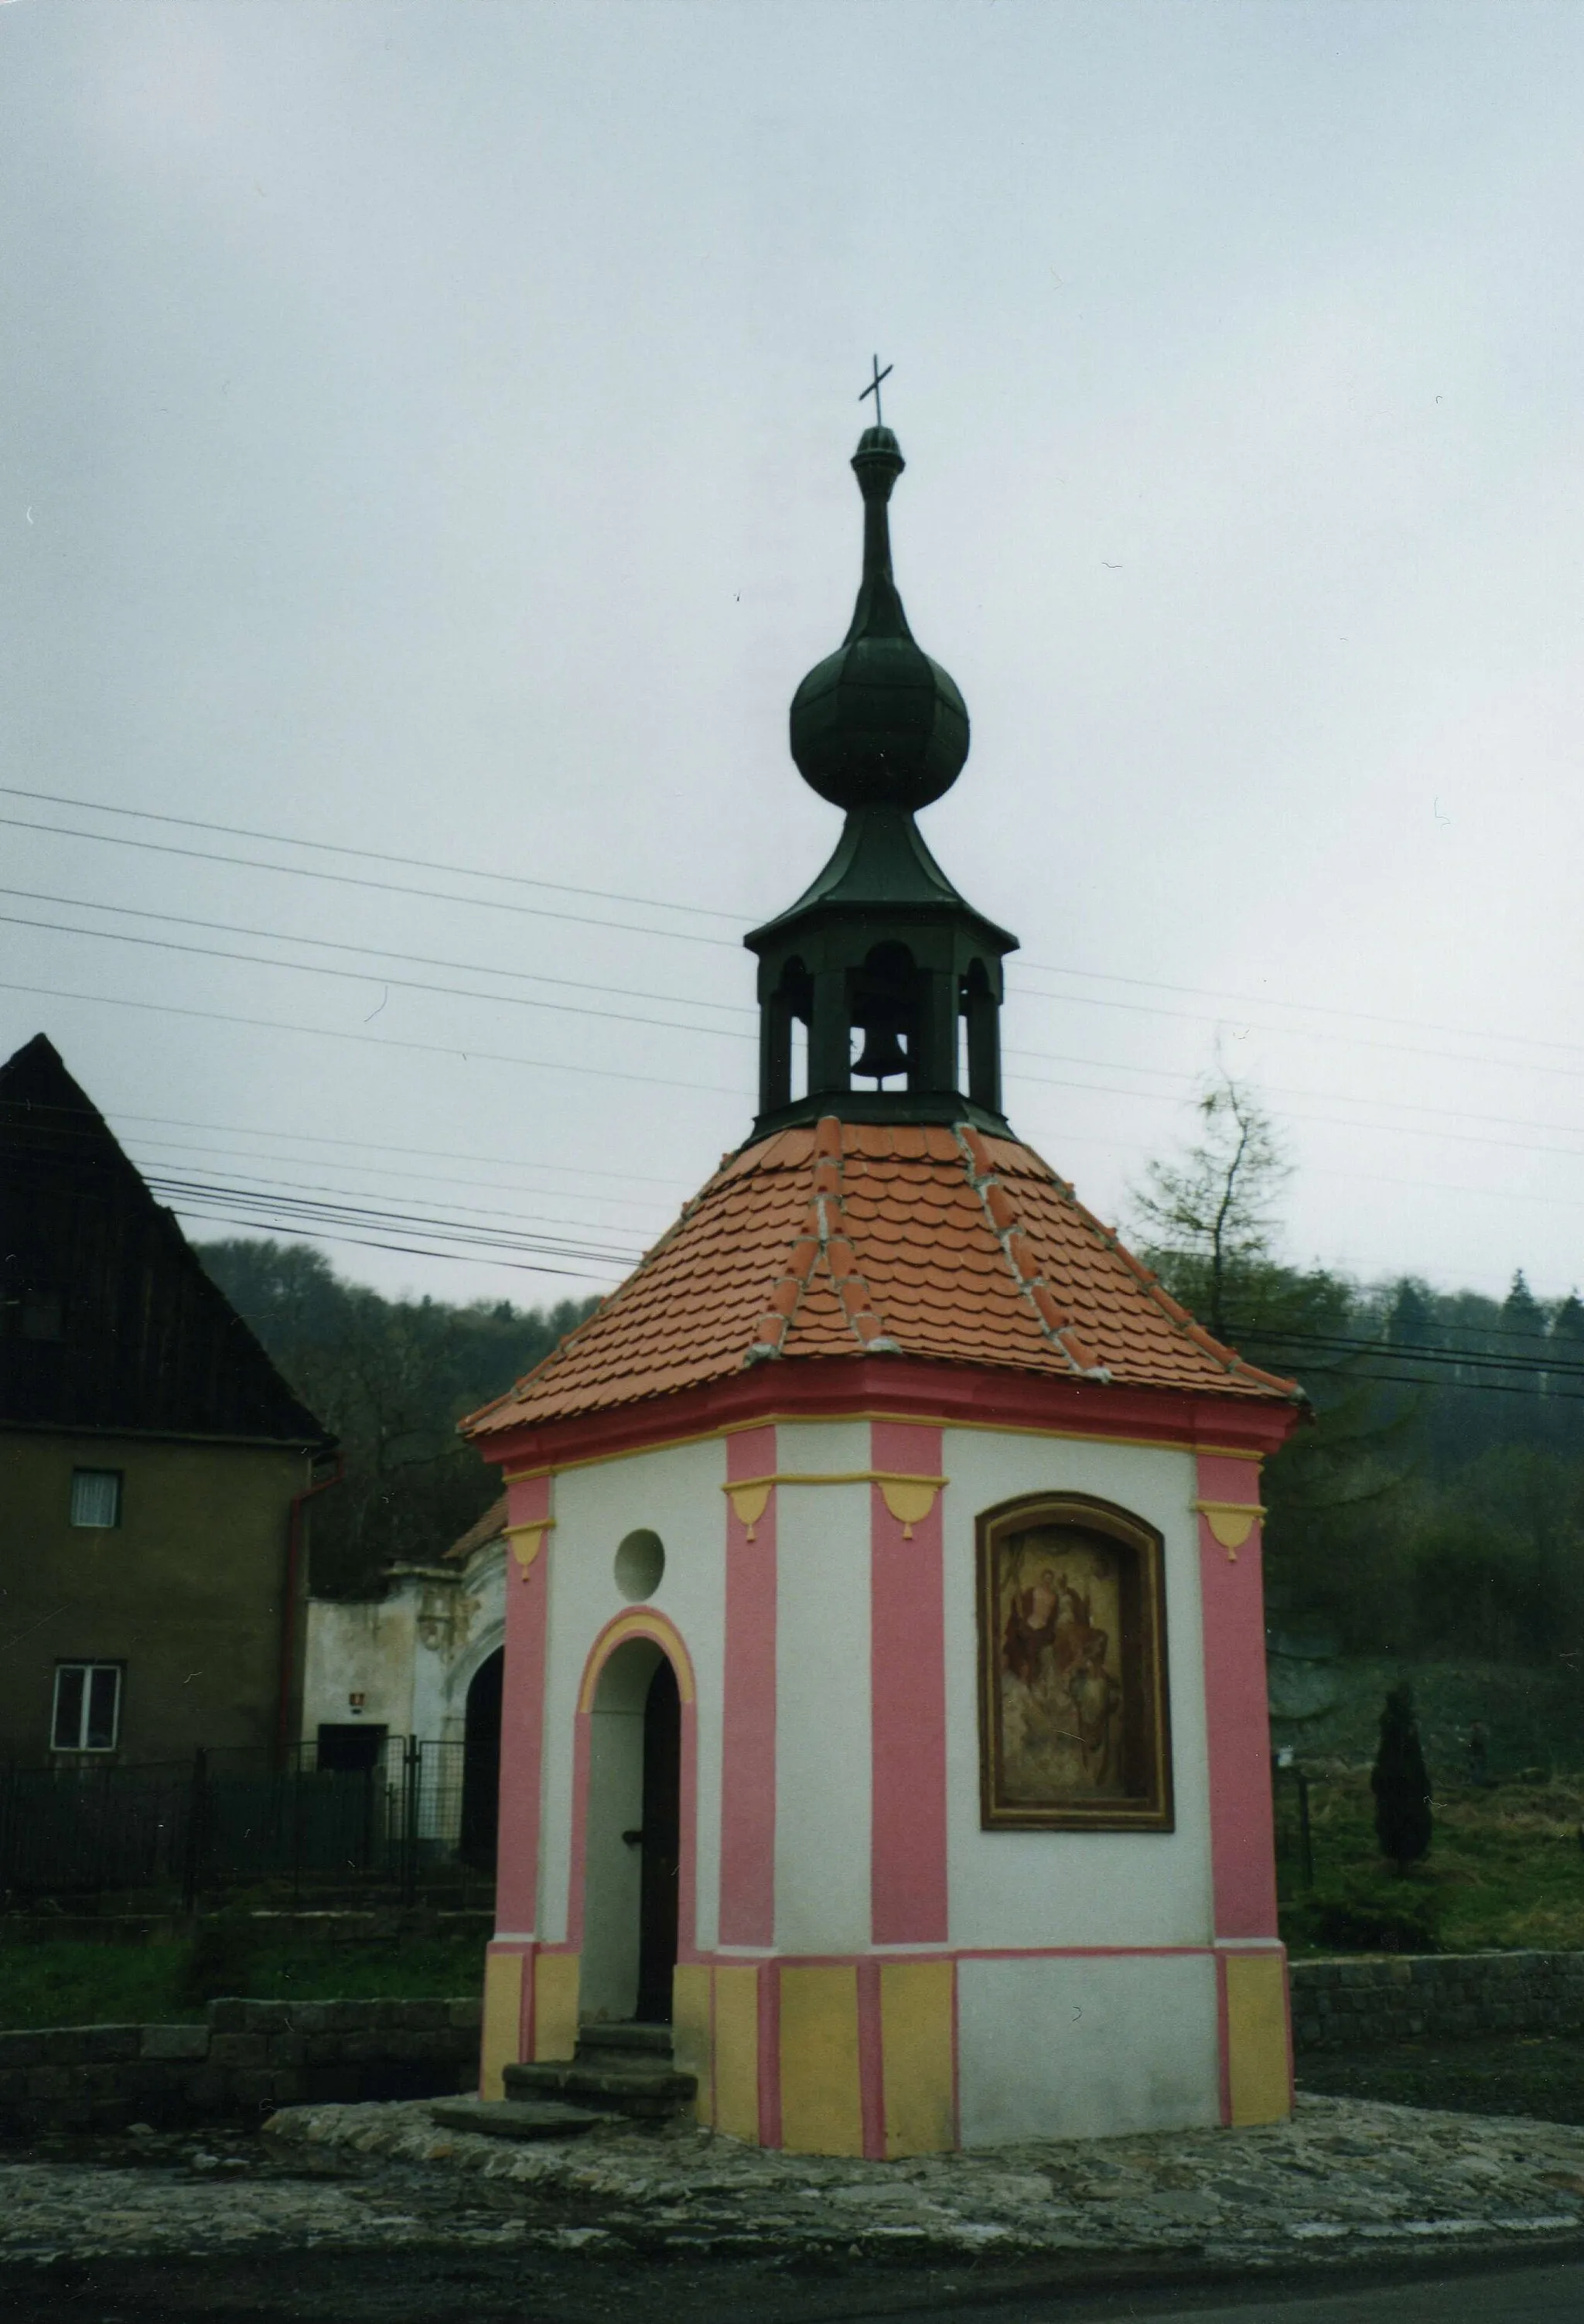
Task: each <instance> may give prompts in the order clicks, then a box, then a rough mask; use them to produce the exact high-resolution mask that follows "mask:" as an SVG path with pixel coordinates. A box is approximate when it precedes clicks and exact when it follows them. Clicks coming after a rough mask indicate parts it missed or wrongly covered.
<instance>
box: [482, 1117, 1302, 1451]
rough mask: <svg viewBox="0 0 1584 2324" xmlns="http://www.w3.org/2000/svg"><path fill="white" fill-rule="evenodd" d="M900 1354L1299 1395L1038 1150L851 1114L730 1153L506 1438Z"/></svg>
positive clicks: (523, 1386)
mask: <svg viewBox="0 0 1584 2324" xmlns="http://www.w3.org/2000/svg"><path fill="white" fill-rule="evenodd" d="M866 1353H867V1354H871V1355H904V1356H922V1357H928V1358H933V1359H935V1360H937V1361H941V1362H946V1363H953V1364H972V1365H975V1366H980V1367H989V1368H993V1369H1002V1370H1008V1369H1009V1370H1015V1371H1018V1372H1026V1373H1027V1372H1043V1373H1048V1374H1051V1375H1054V1377H1056V1378H1058V1379H1091V1380H1110V1381H1114V1382H1116V1383H1117V1384H1118V1385H1119V1386H1122V1387H1132V1388H1183V1389H1191V1390H1194V1391H1196V1392H1198V1393H1199V1394H1201V1395H1203V1394H1206V1393H1210V1394H1214V1395H1218V1396H1234V1397H1250V1398H1257V1399H1258V1400H1260V1401H1262V1402H1290V1401H1293V1400H1294V1399H1295V1398H1296V1397H1297V1394H1298V1391H1297V1390H1296V1389H1295V1388H1294V1387H1293V1385H1292V1383H1291V1382H1290V1381H1288V1380H1283V1379H1275V1378H1274V1377H1273V1376H1272V1375H1271V1374H1270V1373H1268V1372H1262V1371H1257V1370H1256V1369H1254V1367H1253V1366H1252V1365H1250V1364H1246V1363H1244V1362H1243V1361H1242V1360H1241V1358H1240V1357H1239V1356H1236V1355H1234V1354H1233V1353H1232V1351H1230V1350H1229V1349H1228V1348H1223V1347H1222V1346H1221V1345H1220V1342H1218V1341H1215V1340H1212V1339H1211V1336H1210V1334H1209V1333H1208V1332H1205V1331H1203V1330H1202V1329H1201V1327H1200V1326H1199V1325H1198V1324H1197V1323H1194V1322H1193V1318H1192V1317H1191V1316H1190V1315H1189V1314H1187V1313H1186V1311H1185V1310H1184V1309H1183V1308H1182V1307H1179V1306H1178V1305H1177V1304H1176V1302H1175V1301H1174V1299H1172V1298H1170V1297H1168V1296H1167V1294H1166V1293H1165V1291H1164V1290H1163V1289H1162V1288H1161V1286H1160V1285H1159V1284H1158V1283H1157V1282H1156V1278H1155V1277H1154V1276H1153V1275H1151V1273H1150V1272H1149V1270H1148V1268H1145V1267H1143V1266H1141V1265H1140V1264H1139V1262H1138V1261H1137V1259H1134V1258H1133V1257H1132V1256H1131V1254H1130V1253H1129V1252H1128V1251H1126V1250H1124V1249H1123V1248H1122V1245H1121V1244H1120V1243H1119V1241H1118V1240H1117V1238H1116V1236H1115V1235H1114V1234H1113V1233H1111V1232H1110V1230H1109V1229H1108V1228H1106V1227H1103V1226H1101V1223H1100V1222H1099V1221H1098V1220H1097V1219H1095V1218H1094V1217H1093V1216H1091V1213H1089V1212H1088V1211H1086V1210H1085V1209H1084V1208H1083V1206H1082V1203H1080V1202H1079V1201H1078V1200H1077V1198H1076V1196H1075V1195H1074V1194H1073V1189H1072V1187H1071V1186H1069V1185H1066V1184H1065V1183H1064V1180H1062V1179H1060V1178H1058V1177H1057V1176H1056V1175H1055V1173H1054V1170H1052V1169H1051V1168H1050V1167H1048V1165H1047V1164H1045V1163H1044V1162H1042V1161H1041V1160H1040V1158H1039V1157H1038V1155H1037V1154H1036V1153H1034V1152H1033V1151H1032V1150H1031V1149H1030V1148H1028V1147H1027V1146H1022V1145H1019V1144H1018V1143H1017V1142H1016V1141H1015V1140H1014V1139H1006V1138H990V1137H986V1136H985V1135H983V1134H982V1133H981V1131H979V1130H972V1129H969V1128H967V1127H961V1128H958V1129H955V1130H946V1129H935V1128H902V1127H892V1126H891V1125H889V1124H886V1125H875V1124H870V1123H865V1122H842V1121H838V1120H835V1119H834V1118H833V1117H827V1118H826V1119H825V1120H823V1121H821V1122H820V1123H819V1124H818V1125H817V1126H816V1127H815V1128H814V1129H807V1128H804V1129H798V1130H781V1131H779V1132H778V1133H777V1134H776V1135H775V1136H774V1137H772V1138H768V1139H765V1140H764V1141H763V1142H762V1143H761V1144H760V1145H758V1146H754V1147H751V1148H748V1150H747V1151H745V1152H743V1153H741V1154H738V1155H735V1156H732V1157H729V1158H728V1159H727V1160H726V1161H725V1162H723V1164H722V1166H721V1168H720V1169H719V1170H718V1171H717V1172H716V1174H715V1176H714V1177H713V1178H712V1179H711V1180H710V1182H709V1184H708V1185H706V1186H705V1188H704V1190H703V1191H702V1193H700V1194H697V1195H696V1196H695V1199H694V1200H693V1201H692V1202H691V1203H688V1204H687V1205H686V1208H685V1209H684V1210H683V1212H682V1213H681V1216H680V1217H679V1218H678V1219H677V1223H676V1224H675V1226H673V1227H672V1228H671V1229H670V1231H668V1233H667V1234H666V1235H664V1236H663V1237H662V1238H661V1240H659V1241H658V1243H657V1244H656V1245H655V1246H654V1249H653V1250H650V1251H649V1253H648V1254H647V1255H646V1256H645V1258H644V1259H642V1260H641V1261H640V1264H639V1266H638V1267H637V1268H636V1269H635V1270H634V1272H633V1273H632V1274H631V1275H630V1276H629V1277H628V1278H627V1280H626V1282H625V1283H623V1284H622V1286H620V1288H619V1289H617V1290H615V1291H613V1292H612V1294H611V1296H610V1297H609V1298H608V1299H606V1300H605V1301H604V1302H603V1305H601V1306H600V1307H599V1308H598V1309H597V1310H596V1311H595V1313H594V1314H593V1315H591V1316H590V1317H589V1319H588V1321H587V1322H586V1323H582V1324H580V1325H579V1326H578V1328H577V1329H576V1331H575V1332H573V1333H569V1334H568V1336H567V1337H566V1339H565V1340H563V1341H562V1342H561V1344H560V1345H559V1347H558V1348H557V1349H556V1351H554V1353H553V1354H551V1355H548V1356H547V1357H546V1358H545V1360H544V1361H543V1362H542V1363H541V1364H539V1366H538V1368H537V1369H535V1370H533V1371H531V1372H530V1374H529V1375H528V1377H527V1379H524V1380H521V1381H520V1382H519V1383H518V1385H517V1387H516V1388H513V1389H511V1391H510V1393H509V1394H507V1395H506V1396H503V1397H499V1398H497V1399H496V1401H495V1402H494V1403H493V1404H489V1405H486V1406H484V1407H483V1410H482V1411H480V1412H477V1413H475V1414H474V1416H473V1417H472V1418H471V1419H470V1420H468V1421H466V1422H465V1423H464V1427H465V1430H466V1432H467V1434H469V1435H471V1436H474V1437H478V1436H490V1435H494V1434H499V1433H501V1432H502V1431H504V1430H507V1429H512V1428H520V1427H522V1426H525V1425H529V1426H531V1425H534V1424H536V1423H541V1422H546V1421H555V1420H566V1419H569V1418H572V1417H573V1416H576V1415H579V1414H588V1413H594V1412H598V1411H602V1410H604V1409H608V1408H612V1407H614V1406H622V1405H631V1404H635V1403H638V1402H640V1400H642V1399H643V1398H646V1397H660V1396H669V1395H674V1394H676V1393H677V1392H678V1391H679V1390H681V1389H685V1388H698V1387H702V1386H704V1385H705V1383H707V1382H709V1381H713V1380H720V1379H726V1378H729V1377H730V1376H731V1375H732V1374H733V1373H737V1372H741V1370H742V1369H744V1367H745V1366H750V1365H754V1364H760V1363H772V1364H774V1363H787V1362H796V1361H797V1360H798V1359H799V1358H800V1357H825V1358H829V1357H833V1356H834V1357H839V1356H861V1355H864V1354H866Z"/></svg>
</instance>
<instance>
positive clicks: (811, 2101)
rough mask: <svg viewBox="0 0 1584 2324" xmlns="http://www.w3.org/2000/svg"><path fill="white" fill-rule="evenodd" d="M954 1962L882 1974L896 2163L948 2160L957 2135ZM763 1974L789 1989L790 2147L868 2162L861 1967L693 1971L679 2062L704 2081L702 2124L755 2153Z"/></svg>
mask: <svg viewBox="0 0 1584 2324" xmlns="http://www.w3.org/2000/svg"><path fill="white" fill-rule="evenodd" d="M955 1975H956V1971H955V1969H954V1967H953V1963H952V1962H951V1961H949V1960H931V1961H886V1962H882V1963H881V1965H880V1969H879V2003H880V2006H879V2020H880V2022H879V2035H880V2051H881V2080H882V2084H883V2089H884V2093H885V2151H886V2154H887V2156H888V2157H889V2158H891V2159H897V2158H899V2157H901V2156H904V2155H909V2154H940V2153H947V2152H949V2151H950V2149H951V2147H952V2145H953V2140H954V2132H955V2120H954V2107H953V2040H952V2017H953V2000H954V1978H955ZM761 1977H770V1978H775V1979H776V1982H777V1985H778V1988H779V1993H778V2000H779V2021H780V2033H779V2041H778V2071H779V2079H780V2116H781V2144H782V2145H783V2146H784V2147H785V2148H786V2149H787V2151H788V2152H790V2153H797V2154H861V2153H862V2152H863V2098H862V2092H861V2085H860V2069H859V2035H858V1971H857V1969H856V1968H855V1967H854V1966H852V1964H851V1963H838V1964H832V1965H828V1966H824V1967H820V1968H817V1969H816V1968H803V1967H799V1966H797V1965H796V1964H792V1965H789V1966H787V1967H786V1968H781V1969H778V1967H777V1965H775V1964H773V1963H769V1962H767V1963H765V1964H764V1966H763V1968H762V1969H760V1968H759V1967H757V1966H751V1965H749V1964H747V1963H743V1964H742V1965H741V1966H738V1965H737V1964H736V1963H731V1964H726V1963H723V1964H721V1965H720V1966H718V1967H715V1968H710V1967H707V1966H705V1965H703V1964H693V1963H689V1964H685V1965H684V1966H683V1967H682V1968H680V1969H678V1970H677V1985H676V1998H675V2005H674V2006H675V2011H676V2054H677V2064H678V2065H679V2066H680V2067H681V2068H682V2069H683V2070H684V2071H685V2072H687V2073H690V2074H696V2075H697V2077H698V2104H697V2112H698V2119H699V2121H700V2122H701V2123H705V2124H708V2125H710V2126H713V2127H714V2129H716V2130H718V2131H721V2132H723V2133H724V2135H726V2136H727V2137H729V2138H740V2139H742V2140H743V2141H744V2142H745V2143H746V2144H750V2145H757V2144H759V2139H760V2104H761V2099H762V2098H763V2097H764V2093H763V2091H762V2090H761V2089H760V1979H761Z"/></svg>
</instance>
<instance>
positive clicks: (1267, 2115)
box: [1226, 1953, 1293, 2129]
mask: <svg viewBox="0 0 1584 2324" xmlns="http://www.w3.org/2000/svg"><path fill="white" fill-rule="evenodd" d="M1226 1970H1227V2080H1228V2083H1229V2089H1230V2096H1231V2113H1232V2126H1233V2128H1234V2129H1240V2128H1242V2127H1244V2126H1246V2125H1249V2124H1253V2123H1258V2122H1285V2121H1286V2119H1287V2116H1289V2114H1291V2112H1292V2110H1293V2092H1292V2082H1291V2078H1290V2073H1289V2068H1288V2053H1287V1964H1286V1962H1285V1960H1284V1959H1283V1958H1282V1956H1281V1955H1280V1954H1279V1953H1229V1954H1228V1955H1227V1957H1226Z"/></svg>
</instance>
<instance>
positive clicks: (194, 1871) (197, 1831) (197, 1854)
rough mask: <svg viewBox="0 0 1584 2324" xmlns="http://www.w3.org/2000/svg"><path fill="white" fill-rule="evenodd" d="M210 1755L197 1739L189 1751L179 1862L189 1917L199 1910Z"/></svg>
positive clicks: (185, 1911)
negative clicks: (184, 1843)
mask: <svg viewBox="0 0 1584 2324" xmlns="http://www.w3.org/2000/svg"><path fill="white" fill-rule="evenodd" d="M208 1766H209V1755H208V1753H207V1751H206V1750H205V1748H204V1747H203V1745H202V1744H201V1743H200V1744H199V1745H198V1749H197V1750H196V1751H195V1752H194V1753H193V1755H192V1784H191V1788H190V1790H189V1793H188V1798H187V1846H186V1848H185V1849H184V1850H183V1852H182V1862H181V1909H182V1911H183V1912H184V1913H185V1914H188V1915H189V1917H190V1915H191V1914H194V1913H196V1912H197V1910H198V1867H199V1860H200V1858H201V1856H202V1852H203V1837H204V1835H203V1825H204V1789H205V1784H206V1780H207V1775H208Z"/></svg>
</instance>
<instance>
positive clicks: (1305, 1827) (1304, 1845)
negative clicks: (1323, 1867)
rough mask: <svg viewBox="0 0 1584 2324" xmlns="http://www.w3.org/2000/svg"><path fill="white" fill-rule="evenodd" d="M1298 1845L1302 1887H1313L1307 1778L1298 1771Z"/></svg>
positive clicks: (1312, 1851)
mask: <svg viewBox="0 0 1584 2324" xmlns="http://www.w3.org/2000/svg"><path fill="white" fill-rule="evenodd" d="M1298 1845H1299V1848H1300V1849H1301V1851H1302V1862H1303V1886H1304V1888H1305V1890H1306V1891H1307V1890H1308V1889H1311V1888H1312V1887H1313V1886H1314V1840H1313V1835H1312V1831H1311V1830H1310V1824H1309V1778H1308V1776H1307V1775H1304V1774H1303V1773H1302V1771H1300V1774H1299V1776H1298Z"/></svg>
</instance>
